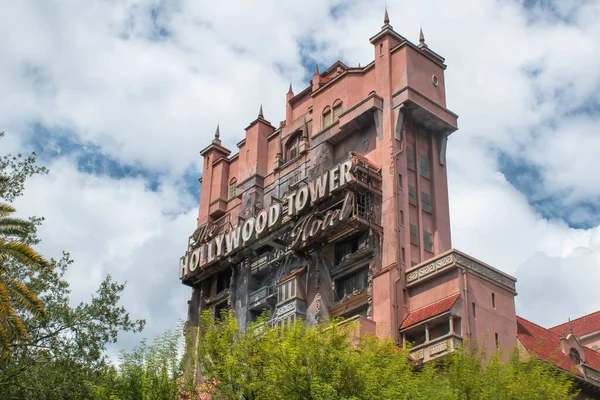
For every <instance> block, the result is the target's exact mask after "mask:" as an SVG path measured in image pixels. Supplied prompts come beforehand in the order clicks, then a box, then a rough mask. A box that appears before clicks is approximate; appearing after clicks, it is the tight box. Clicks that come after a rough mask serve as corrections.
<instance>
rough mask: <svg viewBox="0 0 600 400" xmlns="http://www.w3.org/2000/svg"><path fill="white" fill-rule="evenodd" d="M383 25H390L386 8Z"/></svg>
mask: <svg viewBox="0 0 600 400" xmlns="http://www.w3.org/2000/svg"><path fill="white" fill-rule="evenodd" d="M383 24H384V25H389V24H390V16H389V15H388V12H387V6H386V7H385V15H384V16H383Z"/></svg>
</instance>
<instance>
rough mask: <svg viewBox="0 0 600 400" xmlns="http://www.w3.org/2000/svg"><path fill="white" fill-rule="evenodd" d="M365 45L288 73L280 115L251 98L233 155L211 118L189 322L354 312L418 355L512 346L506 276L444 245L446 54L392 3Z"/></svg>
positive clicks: (185, 276) (182, 267) (186, 264)
mask: <svg viewBox="0 0 600 400" xmlns="http://www.w3.org/2000/svg"><path fill="white" fill-rule="evenodd" d="M370 42H371V45H372V48H373V55H374V60H373V61H372V62H371V63H369V64H367V65H365V66H363V67H361V66H356V67H350V66H347V65H345V64H344V63H342V62H339V61H338V62H336V63H334V64H333V65H331V66H330V67H329V68H327V70H325V71H323V72H320V71H319V70H318V68H316V69H315V72H314V74H313V75H312V79H311V81H310V84H309V85H308V87H306V88H304V89H302V90H301V91H300V92H298V93H296V94H295V93H294V92H293V91H292V87H291V85H290V88H289V91H288V92H287V95H286V99H285V107H286V113H285V120H284V121H281V122H280V123H279V124H277V127H275V126H273V125H272V124H271V123H270V122H269V121H268V120H267V119H266V118H265V116H264V115H263V110H262V107H260V111H259V113H258V116H257V118H256V119H255V120H254V121H252V122H251V123H250V124H249V125H248V126H247V127H246V129H245V135H244V137H243V139H242V140H241V141H239V142H238V143H237V151H236V152H235V153H234V154H233V155H232V152H231V151H230V150H229V149H228V148H226V147H225V146H224V145H223V144H222V142H221V137H220V131H219V128H217V131H216V133H215V137H214V139H213V140H212V142H211V143H210V144H209V145H208V147H206V148H205V149H203V150H202V151H201V152H200V154H201V156H202V157H203V171H202V178H201V182H202V185H201V191H200V204H199V212H198V224H197V227H196V230H195V231H194V232H193V234H192V235H191V236H190V238H189V240H188V246H187V249H186V251H185V254H184V255H183V257H181V259H180V263H179V278H180V279H181V280H182V282H183V283H184V284H185V285H188V286H190V287H191V288H192V296H191V299H190V301H189V302H188V327H190V328H193V327H195V326H198V324H199V315H200V313H201V312H203V311H205V310H209V311H210V312H212V313H214V314H215V315H218V314H219V313H220V311H221V310H223V309H232V310H233V311H234V312H235V315H236V316H237V318H238V320H239V322H240V324H241V326H242V328H245V327H246V325H247V324H248V323H249V322H251V321H253V320H255V319H256V318H257V316H259V315H260V314H261V313H262V312H263V311H264V310H268V311H269V312H270V315H271V323H273V324H284V323H288V322H291V321H294V320H296V319H299V318H300V319H303V320H305V321H307V323H309V324H315V323H318V322H319V321H323V320H326V319H327V318H332V317H342V318H352V319H355V320H359V321H360V324H361V330H362V331H363V332H365V331H366V332H372V333H377V334H378V335H390V336H392V337H394V338H396V339H397V340H398V342H401V341H410V342H412V343H415V344H416V345H415V346H414V347H413V348H412V350H411V351H413V353H414V354H413V355H414V357H415V358H417V359H424V360H425V361H427V360H429V359H432V358H436V357H439V356H443V355H444V354H446V353H447V352H449V351H452V349H454V348H455V347H456V346H457V345H458V344H460V342H461V341H462V340H463V338H466V337H468V338H473V339H476V338H480V339H481V340H482V341H484V342H485V341H486V340H488V341H490V343H489V344H490V345H491V344H492V341H497V342H498V343H501V344H502V345H506V346H513V345H514V344H515V337H516V322H515V314H514V295H515V294H516V292H515V280H514V278H512V277H510V276H509V275H506V274H504V273H502V272H501V271H498V270H496V269H494V268H492V267H490V266H488V265H485V264H483V263H481V262H479V261H477V260H475V259H473V258H471V257H469V256H467V255H466V254H464V253H460V252H458V251H456V250H452V248H451V241H450V215H449V206H448V187H447V179H446V157H445V155H446V143H447V140H448V136H449V135H450V134H451V133H452V132H454V131H456V129H457V116H456V115H455V114H454V113H452V112H451V111H450V110H448V109H447V108H446V92H445V86H444V72H445V69H446V65H445V64H444V58H442V57H441V56H440V55H438V54H437V53H435V52H434V51H433V50H431V49H430V48H429V46H428V45H427V44H425V39H424V37H423V35H422V33H421V35H420V38H419V42H418V44H414V43H412V42H410V41H409V40H407V39H406V38H405V37H403V36H402V35H400V34H399V33H397V32H396V31H394V30H393V28H392V26H391V25H390V23H389V20H388V18H387V13H386V18H385V19H384V25H383V26H382V28H381V30H380V31H379V32H378V33H377V34H376V35H374V36H373V37H372V38H371V39H370ZM484 298H485V299H492V298H493V299H494V302H495V303H494V306H493V308H492V305H491V300H490V305H489V307H488V305H487V303H486V304H485V307H484V304H481V305H479V303H478V302H479V300H478V299H484ZM490 310H492V311H490ZM475 313H476V315H475ZM485 343H487V342H485Z"/></svg>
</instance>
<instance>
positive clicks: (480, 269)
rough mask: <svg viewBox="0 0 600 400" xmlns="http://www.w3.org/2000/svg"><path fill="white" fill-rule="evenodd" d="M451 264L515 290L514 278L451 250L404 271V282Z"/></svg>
mask: <svg viewBox="0 0 600 400" xmlns="http://www.w3.org/2000/svg"><path fill="white" fill-rule="evenodd" d="M452 266H461V267H464V268H466V269H468V270H470V271H471V272H474V273H476V274H478V275H481V276H483V277H485V278H488V279H490V280H492V281H494V282H495V283H497V284H499V285H501V286H504V287H505V288H507V289H508V290H510V291H513V292H514V291H515V289H516V285H515V280H513V279H511V278H509V277H507V276H505V275H502V274H500V273H499V272H496V271H494V270H493V269H491V268H489V267H487V266H485V265H483V264H480V263H478V262H477V261H474V260H471V259H469V258H467V257H465V256H463V255H461V254H458V253H456V252H452V253H450V254H448V255H445V256H443V257H442V258H439V259H437V260H435V261H432V262H430V263H429V264H426V265H424V266H422V267H420V268H417V269H415V270H411V271H408V272H407V273H406V283H407V284H409V285H410V284H411V283H415V282H416V281H419V280H421V279H423V278H426V277H430V276H432V275H434V274H436V273H438V272H440V271H442V270H447V269H448V268H449V267H452Z"/></svg>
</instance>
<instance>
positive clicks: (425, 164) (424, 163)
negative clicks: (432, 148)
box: [419, 156, 429, 178]
mask: <svg viewBox="0 0 600 400" xmlns="http://www.w3.org/2000/svg"><path fill="white" fill-rule="evenodd" d="M419 169H420V170H421V176H422V177H424V178H429V161H428V160H427V157H425V156H421V157H419Z"/></svg>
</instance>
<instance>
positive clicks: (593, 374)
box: [583, 367, 600, 384]
mask: <svg viewBox="0 0 600 400" xmlns="http://www.w3.org/2000/svg"><path fill="white" fill-rule="evenodd" d="M583 370H584V372H585V377H586V378H587V379H590V380H592V381H594V382H595V383H596V384H600V372H598V371H595V370H593V369H590V368H589V367H586V368H584V369H583Z"/></svg>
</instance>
